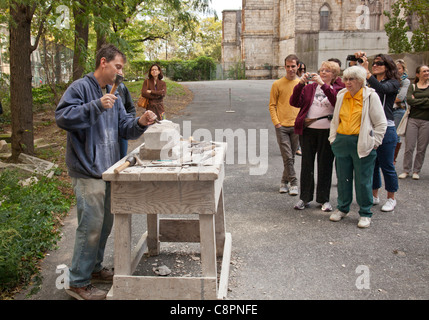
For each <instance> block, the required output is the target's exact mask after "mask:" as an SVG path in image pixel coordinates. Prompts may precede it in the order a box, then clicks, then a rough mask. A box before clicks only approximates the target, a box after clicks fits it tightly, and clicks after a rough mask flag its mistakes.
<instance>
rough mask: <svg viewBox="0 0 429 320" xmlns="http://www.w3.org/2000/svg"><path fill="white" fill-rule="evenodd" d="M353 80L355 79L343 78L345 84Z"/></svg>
mask: <svg viewBox="0 0 429 320" xmlns="http://www.w3.org/2000/svg"><path fill="white" fill-rule="evenodd" d="M354 80H356V78H343V81H344V82H346V81H354Z"/></svg>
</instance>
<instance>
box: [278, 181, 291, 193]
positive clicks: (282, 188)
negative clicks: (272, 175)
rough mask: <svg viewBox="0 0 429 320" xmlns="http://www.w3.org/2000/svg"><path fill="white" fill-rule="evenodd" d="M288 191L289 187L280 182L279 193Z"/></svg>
mask: <svg viewBox="0 0 429 320" xmlns="http://www.w3.org/2000/svg"><path fill="white" fill-rule="evenodd" d="M288 191H289V188H288V186H287V184H286V183H282V184H281V185H280V189H279V192H280V193H288Z"/></svg>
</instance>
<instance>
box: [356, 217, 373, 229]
mask: <svg viewBox="0 0 429 320" xmlns="http://www.w3.org/2000/svg"><path fill="white" fill-rule="evenodd" d="M370 224H371V218H368V217H360V218H359V222H358V227H359V228H368V227H369V225H370Z"/></svg>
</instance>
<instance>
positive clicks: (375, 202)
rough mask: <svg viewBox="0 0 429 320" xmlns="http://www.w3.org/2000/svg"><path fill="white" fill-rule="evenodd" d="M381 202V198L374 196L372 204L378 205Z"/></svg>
mask: <svg viewBox="0 0 429 320" xmlns="http://www.w3.org/2000/svg"><path fill="white" fill-rule="evenodd" d="M379 203H380V198H379V197H374V196H372V205H373V206H376V205H377V204H379Z"/></svg>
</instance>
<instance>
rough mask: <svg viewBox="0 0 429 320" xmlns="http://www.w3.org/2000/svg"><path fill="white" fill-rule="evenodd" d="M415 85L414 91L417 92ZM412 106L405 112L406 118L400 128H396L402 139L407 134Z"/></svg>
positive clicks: (402, 120) (400, 123)
mask: <svg viewBox="0 0 429 320" xmlns="http://www.w3.org/2000/svg"><path fill="white" fill-rule="evenodd" d="M415 89H416V87H415V84H414V83H413V90H415ZM410 109H411V107H410V106H407V110H405V113H404V116H403V117H402V119H401V122H399V125H398V127H397V128H396V134H397V135H398V136H400V137H405V133H406V132H407V124H408V115H409V114H410Z"/></svg>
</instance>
